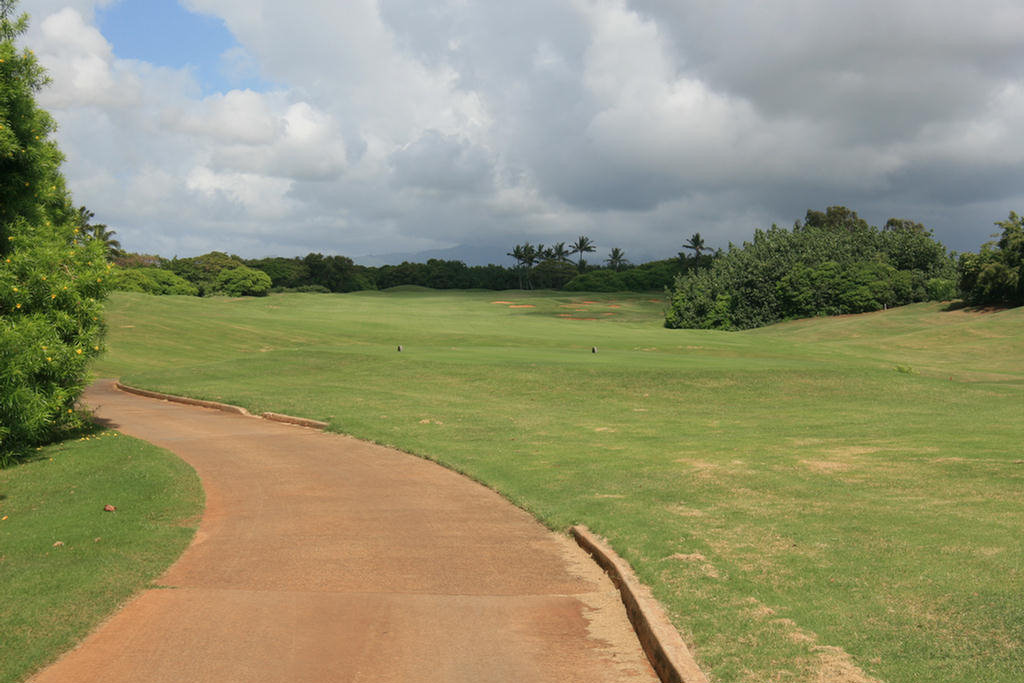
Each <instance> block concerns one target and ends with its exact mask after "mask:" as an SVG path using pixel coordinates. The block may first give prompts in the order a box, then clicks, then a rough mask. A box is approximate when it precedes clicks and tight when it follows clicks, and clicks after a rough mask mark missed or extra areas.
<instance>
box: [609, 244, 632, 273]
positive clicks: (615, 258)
mask: <svg viewBox="0 0 1024 683" xmlns="http://www.w3.org/2000/svg"><path fill="white" fill-rule="evenodd" d="M604 262H605V263H607V264H608V267H609V268H611V269H612V270H614V271H620V270H622V269H623V268H626V267H627V266H629V261H627V260H626V252H624V251H622V249H619V248H618V247H612V250H611V253H609V254H608V258H606V259H605V260H604Z"/></svg>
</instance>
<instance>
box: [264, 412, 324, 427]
mask: <svg viewBox="0 0 1024 683" xmlns="http://www.w3.org/2000/svg"><path fill="white" fill-rule="evenodd" d="M260 417H262V418H263V419H264V420H273V421H274V422H287V423H288V424H293V425H298V426H300V427H309V428H310V429H321V430H322V429H327V423H326V422H321V421H320V420H310V419H309V418H308V417H295V416H294V415H282V414H281V413H263V414H261V415H260Z"/></svg>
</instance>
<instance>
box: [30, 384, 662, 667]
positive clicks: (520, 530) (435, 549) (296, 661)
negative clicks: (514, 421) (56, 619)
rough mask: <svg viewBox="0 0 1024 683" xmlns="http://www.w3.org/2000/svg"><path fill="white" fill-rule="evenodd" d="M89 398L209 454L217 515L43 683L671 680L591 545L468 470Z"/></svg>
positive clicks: (146, 434)
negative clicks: (540, 519)
mask: <svg viewBox="0 0 1024 683" xmlns="http://www.w3.org/2000/svg"><path fill="white" fill-rule="evenodd" d="M84 402H85V403H86V404H88V405H89V406H91V407H92V408H93V409H94V411H95V415H96V417H97V418H98V419H100V420H102V421H104V422H105V423H106V424H108V425H109V426H110V427H112V428H115V429H117V430H119V431H121V432H123V433H126V434H130V435H132V436H136V437H139V438H142V439H145V440H146V441H149V442H151V443H154V444H156V445H158V446H161V447H163V448H167V449H169V450H171V451H173V452H174V453H176V454H177V455H179V456H180V457H181V458H183V459H184V460H186V461H187V462H188V463H189V464H191V465H192V466H193V467H194V468H195V469H196V472H198V473H199V477H200V478H201V480H202V482H203V487H204V489H205V491H206V511H205V513H204V515H203V519H202V522H201V524H200V526H199V530H198V532H197V534H196V538H195V540H194V541H193V543H192V545H191V546H189V548H188V549H187V550H186V551H185V553H184V554H183V555H182V556H181V558H180V559H179V560H178V561H177V562H176V563H175V564H174V565H172V566H171V567H170V568H169V569H168V570H167V572H166V573H165V574H164V575H163V576H162V577H160V578H159V579H158V580H157V581H156V582H155V583H154V585H155V586H159V587H158V588H152V589H148V590H146V591H143V592H142V593H141V594H139V595H138V596H136V597H135V598H134V599H133V600H131V601H130V602H129V603H128V604H127V605H126V606H125V607H124V608H122V609H121V610H120V611H119V612H117V613H116V614H115V615H114V616H112V617H111V618H110V619H109V620H108V621H107V622H106V623H104V624H103V625H102V626H100V627H99V628H98V629H97V630H95V631H94V632H93V633H92V634H91V635H90V636H88V637H87V638H86V639H85V640H84V641H83V642H82V643H81V644H80V645H79V646H78V647H77V648H75V649H74V650H72V651H71V652H69V653H68V654H66V655H65V656H64V657H63V658H61V659H60V660H59V661H58V662H56V663H55V664H54V665H52V666H51V667H49V668H48V669H45V670H44V671H42V672H41V673H39V674H38V675H37V676H36V677H35V678H33V679H32V681H33V682H34V683H55V682H58V681H59V682H66V683H71V682H74V683H80V682H81V681H103V683H121V682H125V683H127V682H129V681H130V682H132V683H137V682H138V681H146V682H147V683H162V682H164V681H166V682H172V681H173V682H174V683H187V682H191V681H204V682H205V681H210V682H211V683H212V682H216V683H232V682H236V681H237V682H238V683H243V682H244V683H263V682H270V681H282V682H284V681H287V682H288V683H294V682H296V681H301V682H303V683H308V682H315V681H325V682H326V681H331V682H332V683H337V682H346V681H367V682H370V681H372V682H375V683H377V682H390V681H430V682H447V681H451V682H460V681H466V682H469V681H472V682H473V683H478V682H480V681H493V682H496V683H497V682H502V681H508V682H510V683H511V682H515V683H530V682H534V681H536V682H541V681H551V682H556V681H557V682H558V683H566V682H571V681H580V682H584V681H585V682H587V683H599V682H601V681H609V682H611V681H616V682H618V681H644V682H647V683H650V682H652V681H656V680H657V678H656V676H655V675H654V673H653V671H652V670H651V668H650V665H649V664H648V663H647V660H646V659H645V657H644V655H643V652H642V650H641V648H640V645H639V644H638V642H637V639H636V636H635V635H634V633H633V631H632V629H631V627H630V625H629V622H628V620H627V618H626V614H625V610H624V609H623V607H622V604H621V601H620V599H619V594H618V592H617V591H616V590H615V588H614V587H613V586H612V584H611V582H610V581H609V580H608V579H607V577H605V575H604V574H603V573H602V572H601V571H600V570H599V569H598V568H597V567H596V566H595V565H594V564H593V563H592V562H591V560H590V559H589V558H588V557H587V556H586V555H585V554H584V553H583V551H582V550H580V549H579V548H577V547H576V546H575V545H574V544H572V542H571V541H569V540H568V539H566V538H564V537H562V536H561V535H558V534H554V533H551V532H550V531H548V530H546V529H545V528H544V527H542V526H541V525H540V524H538V523H537V522H536V521H535V520H534V519H533V518H532V517H530V516H529V515H528V514H527V513H525V512H523V511H522V510H519V509H518V508H516V507H515V506H513V505H512V504H510V503H509V502H508V501H506V500H505V499H504V498H502V497H501V496H499V495H497V494H496V493H494V492H493V491H490V490H489V489H487V488H485V487H483V486H481V485H479V484H476V483H475V482H472V481H470V480H469V479H467V478H465V477H462V476H460V475H458V474H455V473H454V472H451V471H449V470H446V469H444V468H442V467H440V466H438V465H435V464H433V463H431V462H428V461H426V460H422V459H420V458H416V457H413V456H410V455H407V454H404V453H401V452H398V451H395V450H392V449H388V448H384V447H381V446H376V445H373V444H368V443H364V442H362V441H358V440H356V439H352V438H349V437H344V436H340V435H337V434H327V433H322V432H318V431H314V430H311V429H305V428H302V427H295V426H291V425H286V424H280V423H276V422H270V421H267V420H261V419H259V418H254V417H246V416H241V415H232V414H228V413H223V412H218V411H215V410H210V409H205V408H196V407H192V406H185V405H181V404H177V403H169V402H166V401H160V400H156V399H150V398H142V397H139V396H134V395H131V394H127V393H124V392H121V391H119V390H117V389H116V388H114V386H113V383H112V382H110V381H101V382H97V383H96V384H94V385H93V386H92V387H90V388H89V389H88V390H87V391H86V393H85V395H84ZM119 514H131V511H130V510H123V511H119Z"/></svg>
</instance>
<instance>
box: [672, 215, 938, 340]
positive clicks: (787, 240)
mask: <svg viewBox="0 0 1024 683" xmlns="http://www.w3.org/2000/svg"><path fill="white" fill-rule="evenodd" d="M953 274H954V265H953V261H952V259H951V257H950V256H949V255H948V254H947V252H946V248H945V247H944V246H943V245H942V244H941V243H939V242H937V241H935V240H934V238H933V237H932V235H931V233H930V232H929V231H928V230H926V229H925V228H924V226H922V225H920V224H918V223H914V222H911V221H907V220H900V219H890V220H889V222H888V223H887V224H886V228H885V230H882V231H880V230H878V228H875V227H873V226H870V225H868V224H867V223H866V222H865V221H864V220H862V219H861V218H859V217H858V216H857V214H856V213H855V212H853V211H850V210H849V209H847V208H845V207H841V206H833V207H829V208H828V210H827V211H825V212H820V211H808V212H807V217H806V220H805V222H804V224H803V225H801V224H800V223H799V222H798V223H797V224H796V225H795V226H794V227H793V229H792V230H786V229H784V228H780V227H778V226H774V225H773V226H772V227H771V229H769V230H757V231H755V233H754V238H753V240H752V241H751V242H745V243H744V244H743V245H742V246H739V247H737V246H735V245H729V250H728V252H726V253H725V254H722V255H720V256H718V257H716V258H715V260H714V261H713V262H712V264H711V266H710V268H708V269H706V270H698V271H695V272H694V271H691V272H690V273H688V274H685V275H682V276H680V277H678V278H676V281H675V283H674V285H673V293H672V302H671V308H670V310H669V311H668V313H667V314H666V317H665V325H666V326H667V327H692V328H714V329H748V328H752V327H760V326H762V325H769V324H771V323H774V322H778V321H780V320H787V319H790V318H802V317H810V316H816V315H839V314H844V313H863V312H867V311H875V310H879V309H881V308H884V307H886V306H900V305H903V304H908V303H912V302H915V301H925V300H927V299H929V298H932V297H935V298H945V296H946V295H947V294H948V281H949V280H950V279H951V278H952V276H953ZM929 282H931V283H932V286H931V288H930V289H929V287H928V283H929ZM944 282H946V283H947V286H946V287H945V289H944V287H943V283H944Z"/></svg>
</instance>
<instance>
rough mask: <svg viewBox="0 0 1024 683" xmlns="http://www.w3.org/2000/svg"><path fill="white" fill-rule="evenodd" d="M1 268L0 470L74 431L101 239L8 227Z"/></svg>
mask: <svg viewBox="0 0 1024 683" xmlns="http://www.w3.org/2000/svg"><path fill="white" fill-rule="evenodd" d="M10 232H11V234H10V235H9V238H8V239H9V242H10V244H11V247H12V248H11V250H10V252H9V253H8V254H7V256H6V257H5V258H4V264H3V265H4V267H3V269H2V270H0V466H3V465H6V464H8V463H9V462H10V460H11V459H12V458H14V457H17V456H19V455H21V454H23V453H24V452H25V451H26V450H27V449H28V448H29V447H31V446H33V445H36V444H40V443H44V442H46V441H48V440H50V439H52V438H54V436H56V435H57V434H58V433H59V432H60V431H61V430H63V429H66V428H73V427H78V426H80V421H79V417H78V416H77V414H76V413H75V412H74V404H75V401H76V400H77V399H78V396H79V395H80V394H81V392H82V389H83V388H84V387H85V377H86V366H87V364H88V362H89V359H91V358H93V357H94V356H96V355H98V354H99V353H100V350H101V346H102V341H101V340H102V336H103V323H102V321H101V319H100V313H101V310H100V303H99V302H100V300H101V299H102V298H103V296H104V295H105V292H106V287H107V283H106V282H105V281H104V279H105V277H106V274H107V265H106V261H105V253H104V246H103V244H102V242H98V241H93V240H87V241H83V240H81V239H77V235H76V232H77V231H76V229H75V228H74V227H73V226H72V224H70V223H69V224H67V225H64V226H61V227H58V228H54V227H52V226H44V227H43V228H33V227H31V226H29V225H28V224H27V223H26V222H24V221H18V222H16V223H15V225H14V226H12V229H11V231H10Z"/></svg>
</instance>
